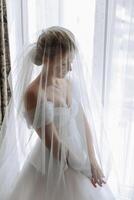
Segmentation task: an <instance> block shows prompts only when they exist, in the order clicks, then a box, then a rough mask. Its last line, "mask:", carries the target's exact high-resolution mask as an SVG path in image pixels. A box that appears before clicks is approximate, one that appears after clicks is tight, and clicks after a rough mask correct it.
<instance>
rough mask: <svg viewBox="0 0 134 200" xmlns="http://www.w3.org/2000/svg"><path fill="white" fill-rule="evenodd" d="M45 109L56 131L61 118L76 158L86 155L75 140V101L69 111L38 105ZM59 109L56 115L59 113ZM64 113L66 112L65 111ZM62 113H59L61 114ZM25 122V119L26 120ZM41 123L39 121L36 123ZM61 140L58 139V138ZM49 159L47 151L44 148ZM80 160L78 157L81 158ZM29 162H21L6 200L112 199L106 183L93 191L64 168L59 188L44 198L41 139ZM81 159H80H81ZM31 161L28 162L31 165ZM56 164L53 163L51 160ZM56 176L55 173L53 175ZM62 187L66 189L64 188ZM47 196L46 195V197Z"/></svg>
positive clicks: (87, 182)
mask: <svg viewBox="0 0 134 200" xmlns="http://www.w3.org/2000/svg"><path fill="white" fill-rule="evenodd" d="M46 105H47V107H48V111H49V112H48V116H47V118H48V120H49V117H51V115H52V113H51V112H52V110H53V109H54V122H55V125H56V127H57V129H58V125H59V122H58V120H59V117H60V116H59V115H63V116H62V119H63V120H62V124H61V126H62V127H63V128H64V130H66V134H67V135H66V136H67V137H65V138H66V140H68V141H69V144H70V148H72V150H73V151H74V152H77V154H79V156H83V157H84V156H86V155H84V152H82V153H81V152H80V146H81V145H80V141H79V136H78V135H79V130H78V128H77V124H76V121H75V118H76V115H77V112H78V103H77V100H76V99H73V101H72V105H71V107H70V108H68V107H67V105H65V107H54V105H53V103H52V102H49V101H48V102H47V104H42V105H41V109H42V106H46ZM59 110H60V112H59ZM65 110H66V112H65ZM62 111H63V112H62ZM27 121H28V120H27ZM38 123H41V122H38ZM61 137H62V136H61ZM44 149H45V151H46V152H47V156H48V157H49V151H48V150H47V149H46V147H44ZM81 158H82V157H81ZM28 159H30V162H29V161H25V164H24V166H23V168H22V170H21V173H20V174H21V175H20V176H19V178H18V180H17V182H16V185H15V186H14V187H13V188H12V192H11V193H10V194H9V196H8V197H7V198H6V200H7V199H8V200H51V199H55V200H114V199H115V198H114V196H113V194H112V192H111V190H110V189H109V187H108V185H107V184H103V187H100V186H98V185H97V187H96V188H95V187H94V186H93V185H92V183H91V181H90V179H89V178H88V177H86V176H85V175H84V173H80V172H79V171H77V170H74V169H72V168H69V167H66V168H65V170H64V179H61V180H60V184H59V187H57V188H56V190H57V192H56V195H55V197H52V196H51V194H52V192H51V191H53V190H55V187H56V185H55V184H54V182H53V184H52V186H51V187H50V192H49V193H48V195H47V196H46V194H45V192H46V187H47V186H46V179H47V177H46V175H45V174H43V167H44V168H45V170H46V167H47V163H46V164H45V166H44V165H43V162H42V160H41V159H43V150H42V146H41V140H40V139H38V140H37V142H36V144H35V146H34V148H33V149H32V151H31V156H30V158H28ZM82 159H83V158H82ZM31 161H32V162H31ZM32 163H33V164H32ZM55 165H56V161H55ZM55 173H56V172H55ZM65 184H66V187H64V185H65ZM49 195H50V196H49Z"/></svg>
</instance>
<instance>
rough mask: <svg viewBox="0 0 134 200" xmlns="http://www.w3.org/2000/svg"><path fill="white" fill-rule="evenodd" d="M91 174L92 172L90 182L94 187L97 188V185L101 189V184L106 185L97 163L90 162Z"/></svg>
mask: <svg viewBox="0 0 134 200" xmlns="http://www.w3.org/2000/svg"><path fill="white" fill-rule="evenodd" d="M91 172H92V178H91V182H92V184H93V186H94V187H97V186H96V184H98V185H99V186H101V187H102V184H103V183H104V184H105V183H106V182H105V181H104V180H103V178H104V174H103V172H102V170H101V169H100V167H99V165H98V163H97V161H96V160H95V161H91Z"/></svg>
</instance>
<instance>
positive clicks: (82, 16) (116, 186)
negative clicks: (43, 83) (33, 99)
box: [7, 0, 134, 200]
mask: <svg viewBox="0 0 134 200" xmlns="http://www.w3.org/2000/svg"><path fill="white" fill-rule="evenodd" d="M7 10H8V20H9V25H8V26H9V32H10V36H9V39H10V52H11V65H12V67H13V66H14V62H15V59H16V58H17V56H18V55H19V53H20V52H21V50H22V49H23V47H24V46H25V45H27V44H28V43H31V42H34V40H36V38H37V36H38V33H40V32H41V31H42V29H45V28H46V27H49V26H53V25H54V26H55V25H60V26H64V27H67V28H69V29H70V30H72V31H73V32H74V34H75V35H76V36H77V38H78V40H79V43H80V45H81V48H82V50H83V59H84V61H85V74H86V80H87V84H88V83H89V82H88V80H89V79H90V80H92V84H93V85H94V88H95V96H96V99H97V104H98V105H100V107H101V105H103V108H104V109H103V113H102V114H103V116H104V118H103V119H104V120H103V124H104V126H105V127H106V129H107V130H108V131H107V138H108V141H109V148H110V149H111V152H112V155H113V163H112V165H111V166H109V167H111V174H110V181H109V182H110V185H111V188H112V190H113V192H114V194H115V195H116V197H117V198H116V199H119V200H123V199H128V200H133V199H134V173H133V162H134V155H133V153H134V136H133V130H134V123H133V113H134V112H133V108H134V91H133V83H134V67H133V62H134V60H133V41H134V35H133V29H134V16H133V15H134V14H133V11H134V2H133V0H117V1H115V0H111V1H107V0H99V1H98V0H90V1H89V0H84V1H82V0H79V1H76V0H73V1H71V0H68V1H67V0H54V1H53V0H38V3H37V1H36V0H29V1H27V0H14V1H11V0H7ZM12 82H13V77H12ZM93 105H94V104H93ZM95 109H96V108H95V107H94V111H95ZM100 112H101V111H100ZM95 117H96V120H97V116H95ZM98 126H99V125H98ZM100 129H101V127H100ZM103 137H104V136H103V135H101V138H98V141H99V142H100V143H101V140H103Z"/></svg>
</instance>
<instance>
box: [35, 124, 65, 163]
mask: <svg viewBox="0 0 134 200" xmlns="http://www.w3.org/2000/svg"><path fill="white" fill-rule="evenodd" d="M36 131H37V134H38V135H39V137H40V138H41V139H42V140H43V139H44V141H43V142H44V143H45V146H46V147H47V148H48V149H49V150H50V151H51V150H52V153H53V155H54V157H55V158H56V159H57V160H60V159H61V148H62V142H61V141H60V139H59V137H58V133H57V130H56V127H55V125H54V123H50V124H48V125H46V126H45V128H44V130H42V128H39V129H37V130H36ZM43 135H44V136H45V137H44V136H43Z"/></svg>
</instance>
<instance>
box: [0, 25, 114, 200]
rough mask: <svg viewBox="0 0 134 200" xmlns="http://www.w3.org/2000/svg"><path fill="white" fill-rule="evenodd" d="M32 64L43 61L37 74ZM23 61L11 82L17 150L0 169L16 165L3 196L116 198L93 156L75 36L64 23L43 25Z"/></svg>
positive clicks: (37, 199) (46, 199)
mask: <svg viewBox="0 0 134 200" xmlns="http://www.w3.org/2000/svg"><path fill="white" fill-rule="evenodd" d="M23 60H24V58H23ZM24 65H25V66H24ZM35 65H36V66H37V65H38V66H41V71H40V73H38V75H36V76H35V75H33V74H34V73H33V72H34V68H35ZM23 66H24V68H23V71H25V73H22V74H23V77H21V76H22V74H21V70H22V68H21V69H20V70H18V77H17V78H18V79H19V77H20V79H21V81H22V82H21V83H20V84H21V87H20V86H17V85H16V86H15V89H16V91H18V92H17V93H16V98H17V95H18V96H20V102H19V100H18V102H19V103H18V104H17V105H16V108H17V114H18V118H17V119H16V120H18V121H16V123H18V124H20V125H19V126H18V127H19V132H18V133H19V134H16V135H17V137H16V138H18V141H19V142H18V145H19V147H18V146H17V144H15V143H14V144H15V146H16V149H17V152H20V153H18V154H16V153H15V154H14V155H16V157H14V158H16V159H15V160H14V162H15V161H16V164H14V163H11V162H10V165H9V164H7V163H6V168H4V170H3V171H2V173H3V172H4V173H5V177H6V179H7V180H8V178H10V176H9V171H10V166H11V165H12V164H13V165H15V166H17V160H19V162H18V163H19V164H18V166H19V167H15V168H14V171H12V173H13V174H14V175H13V176H11V177H12V178H11V179H12V181H9V182H10V184H9V183H8V181H7V182H6V181H5V180H4V181H5V182H4V186H5V188H6V192H7V188H8V191H9V192H7V193H6V192H4V189H3V190H2V189H1V190H0V191H2V193H1V194H2V195H3V196H2V198H1V199H2V200H7V199H8V200H9V199H10V200H21V199H23V200H24V199H25V200H68V199H69V200H112V199H115V198H114V196H113V194H112V192H111V191H110V189H109V187H108V185H107V183H106V181H105V180H104V178H105V177H104V174H103V172H102V169H101V167H100V165H99V162H98V161H97V158H96V154H95V149H94V143H93V138H92V131H91V128H90V123H89V121H88V117H87V115H86V112H85V111H86V109H87V110H88V104H87V101H88V97H87V95H85V93H86V92H85V91H86V86H85V85H84V84H85V82H84V76H83V69H82V65H81V61H80V57H79V51H78V46H77V44H76V40H75V37H74V35H73V34H72V33H71V32H70V31H69V30H67V29H65V28H62V27H50V28H48V29H46V30H45V31H43V33H42V34H41V35H40V36H39V38H38V40H37V43H36V44H34V46H32V48H31V49H30V51H29V52H28V53H27V55H26V57H25V60H24V63H23ZM31 66H32V67H31ZM21 67H22V65H21ZM36 74H37V73H36ZM20 75H21V76H20ZM18 79H17V80H18ZM16 83H17V82H16ZM17 87H18V88H19V89H18V88H17ZM18 99H19V97H18ZM11 105H12V104H11ZM86 106H87V107H86ZM19 118H20V119H21V120H19ZM22 124H23V125H22ZM30 133H31V134H30ZM6 135H7V133H6ZM6 135H5V138H6ZM5 138H4V139H5ZM26 138H27V139H26ZM5 141H6V139H5ZM3 143H4V142H3ZM5 145H6V144H4V146H5ZM13 148H14V149H15V147H13ZM3 149H4V148H3ZM12 152H14V151H12ZM12 152H11V153H10V157H11V156H12V157H13V153H12ZM8 153H9V152H8ZM4 155H5V157H6V155H8V154H7V153H5V154H4ZM9 160H10V161H11V159H9ZM3 162H4V159H3ZM1 163H2V162H1ZM3 166H4V164H3ZM6 170H7V171H8V172H7V171H6ZM3 176H4V175H3ZM4 186H3V188H4ZM4 193H6V194H4Z"/></svg>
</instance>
